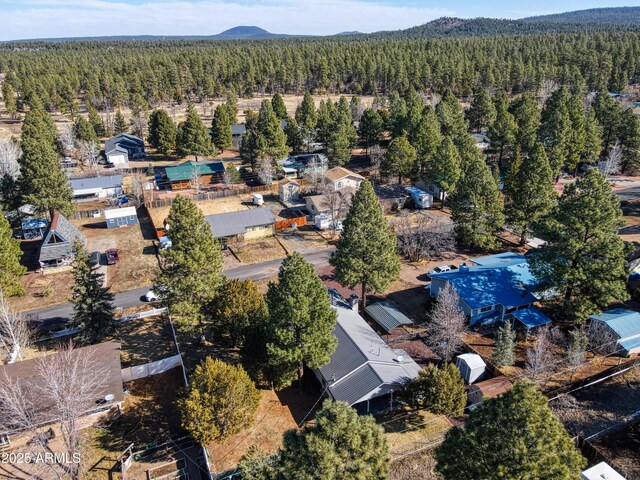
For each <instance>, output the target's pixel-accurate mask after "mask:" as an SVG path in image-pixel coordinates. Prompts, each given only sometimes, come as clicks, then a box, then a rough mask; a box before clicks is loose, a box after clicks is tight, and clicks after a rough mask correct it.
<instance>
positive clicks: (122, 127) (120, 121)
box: [113, 110, 129, 135]
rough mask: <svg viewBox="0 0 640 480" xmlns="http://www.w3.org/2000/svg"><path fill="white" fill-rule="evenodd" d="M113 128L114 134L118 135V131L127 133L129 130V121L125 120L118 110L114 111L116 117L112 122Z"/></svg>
mask: <svg viewBox="0 0 640 480" xmlns="http://www.w3.org/2000/svg"><path fill="white" fill-rule="evenodd" d="M113 130H114V133H115V134H116V135H118V134H119V133H127V132H128V131H129V122H127V120H126V119H125V118H124V115H123V114H122V112H121V111H120V110H118V111H117V112H116V118H115V120H114V123H113Z"/></svg>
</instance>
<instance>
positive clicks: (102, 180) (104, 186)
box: [69, 175, 122, 201]
mask: <svg viewBox="0 0 640 480" xmlns="http://www.w3.org/2000/svg"><path fill="white" fill-rule="evenodd" d="M69 186H70V187H71V189H72V190H73V199H74V200H75V201H82V200H94V199H96V198H107V197H115V196H117V195H121V194H122V175H107V176H104V177H87V178H75V179H73V180H69Z"/></svg>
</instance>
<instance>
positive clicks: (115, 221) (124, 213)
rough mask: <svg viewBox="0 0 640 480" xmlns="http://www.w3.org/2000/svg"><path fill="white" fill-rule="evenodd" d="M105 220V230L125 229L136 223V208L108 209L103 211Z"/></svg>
mask: <svg viewBox="0 0 640 480" xmlns="http://www.w3.org/2000/svg"><path fill="white" fill-rule="evenodd" d="M104 218H105V219H106V220H107V228H117V227H126V226H127V225H136V224H137V223H138V213H137V212H136V207H125V208H110V209H109V210H105V211H104Z"/></svg>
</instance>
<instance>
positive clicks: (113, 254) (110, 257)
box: [104, 248, 120, 265]
mask: <svg viewBox="0 0 640 480" xmlns="http://www.w3.org/2000/svg"><path fill="white" fill-rule="evenodd" d="M104 253H105V254H106V256H107V265H115V264H116V263H118V262H119V261H120V252H119V251H118V249H117V248H110V249H109V250H107V251H106V252H104Z"/></svg>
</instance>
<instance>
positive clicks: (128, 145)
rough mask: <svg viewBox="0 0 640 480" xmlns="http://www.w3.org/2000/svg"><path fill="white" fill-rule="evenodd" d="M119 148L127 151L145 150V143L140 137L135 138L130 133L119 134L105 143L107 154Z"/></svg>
mask: <svg viewBox="0 0 640 480" xmlns="http://www.w3.org/2000/svg"><path fill="white" fill-rule="evenodd" d="M118 146H120V147H121V148H125V149H126V150H129V149H134V148H144V142H143V141H142V140H141V139H139V138H138V137H134V136H133V135H129V134H128V133H119V134H118V135H116V136H114V137H111V138H110V139H108V140H107V141H106V142H104V151H105V153H109V152H110V151H112V150H115V149H116V148H117V147H118Z"/></svg>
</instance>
